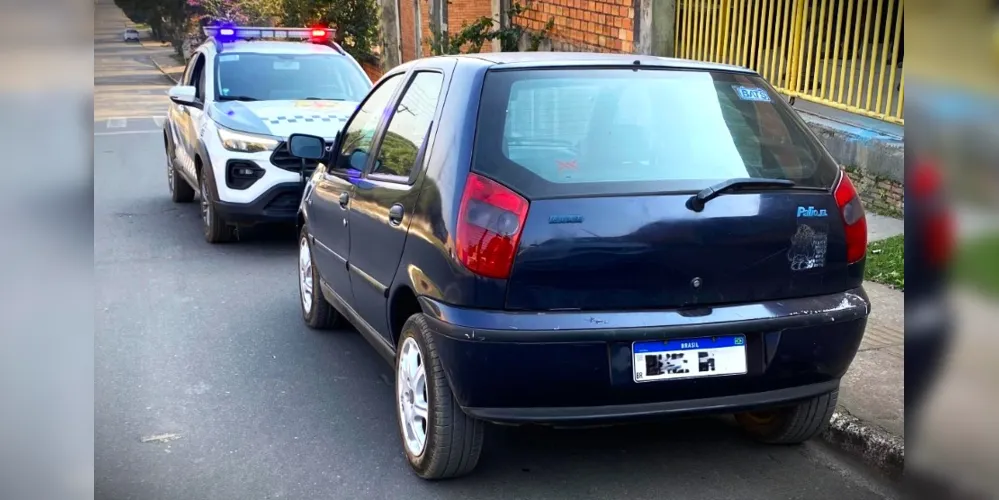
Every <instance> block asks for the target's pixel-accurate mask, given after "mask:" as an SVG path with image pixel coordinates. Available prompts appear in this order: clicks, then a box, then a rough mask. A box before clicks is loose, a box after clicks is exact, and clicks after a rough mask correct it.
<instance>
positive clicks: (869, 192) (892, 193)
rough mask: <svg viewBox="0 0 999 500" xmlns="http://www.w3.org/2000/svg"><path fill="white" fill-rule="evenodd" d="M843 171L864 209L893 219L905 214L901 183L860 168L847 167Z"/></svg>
mask: <svg viewBox="0 0 999 500" xmlns="http://www.w3.org/2000/svg"><path fill="white" fill-rule="evenodd" d="M844 169H845V170H846V173H847V175H849V176H850V180H851V181H853V186H854V187H855V188H857V192H858V193H859V194H860V199H861V201H863V203H864V209H866V210H868V211H870V212H874V213H876V214H881V215H889V216H893V217H901V216H902V214H903V213H905V194H904V188H903V186H902V184H901V183H899V182H896V181H893V180H891V179H886V178H884V177H879V176H877V175H875V174H872V173H870V172H868V171H867V170H865V169H861V168H856V167H851V166H847V167H844Z"/></svg>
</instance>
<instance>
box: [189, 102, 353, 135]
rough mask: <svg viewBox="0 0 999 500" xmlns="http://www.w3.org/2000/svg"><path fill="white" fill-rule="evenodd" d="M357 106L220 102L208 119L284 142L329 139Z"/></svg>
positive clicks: (213, 107) (323, 103)
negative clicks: (291, 137) (311, 137)
mask: <svg viewBox="0 0 999 500" xmlns="http://www.w3.org/2000/svg"><path fill="white" fill-rule="evenodd" d="M357 105H358V103H357V102H352V101H249V102H243V101H221V102H216V103H213V104H212V106H211V107H210V108H209V110H208V115H209V116H210V117H211V118H212V120H214V121H215V123H218V124H219V125H221V126H223V127H225V128H227V129H231V130H236V131H239V132H247V133H251V134H261V135H269V136H274V137H280V138H284V139H286V138H287V137H288V136H289V135H291V134H293V133H301V134H311V135H317V136H320V137H324V138H327V139H330V138H333V137H335V136H336V133H337V132H339V131H340V129H341V128H343V125H344V123H346V122H347V119H348V118H350V115H351V114H352V113H353V112H354V109H356V108H357Z"/></svg>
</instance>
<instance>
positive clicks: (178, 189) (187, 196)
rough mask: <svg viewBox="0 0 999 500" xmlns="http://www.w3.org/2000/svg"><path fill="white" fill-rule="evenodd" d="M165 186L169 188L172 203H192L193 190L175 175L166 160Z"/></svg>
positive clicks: (175, 170)
mask: <svg viewBox="0 0 999 500" xmlns="http://www.w3.org/2000/svg"><path fill="white" fill-rule="evenodd" d="M167 184H168V185H169V186H170V199H171V200H173V202H174V203H190V202H192V201H194V188H192V187H191V185H190V184H188V183H187V181H185V180H184V179H183V178H181V177H180V176H179V175H177V169H175V168H173V165H171V164H170V160H167Z"/></svg>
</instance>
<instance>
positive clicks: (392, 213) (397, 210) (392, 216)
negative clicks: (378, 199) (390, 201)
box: [388, 203, 406, 226]
mask: <svg viewBox="0 0 999 500" xmlns="http://www.w3.org/2000/svg"><path fill="white" fill-rule="evenodd" d="M405 213H406V209H405V208H404V207H403V206H402V205H400V204H398V203H396V204H395V205H392V208H390V209H389V216H388V217H389V222H391V223H392V225H394V226H398V225H399V224H400V223H402V216H403V215H404V214H405Z"/></svg>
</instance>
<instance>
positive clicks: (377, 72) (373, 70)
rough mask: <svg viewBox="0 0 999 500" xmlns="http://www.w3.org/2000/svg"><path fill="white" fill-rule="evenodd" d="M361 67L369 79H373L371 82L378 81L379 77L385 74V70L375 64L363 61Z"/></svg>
mask: <svg viewBox="0 0 999 500" xmlns="http://www.w3.org/2000/svg"><path fill="white" fill-rule="evenodd" d="M361 69H363V70H364V73H365V74H367V75H368V79H370V80H371V83H374V82H377V81H378V79H379V78H381V77H382V75H383V74H385V72H384V71H382V69H381V68H379V67H378V66H375V65H373V64H367V63H362V64H361Z"/></svg>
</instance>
